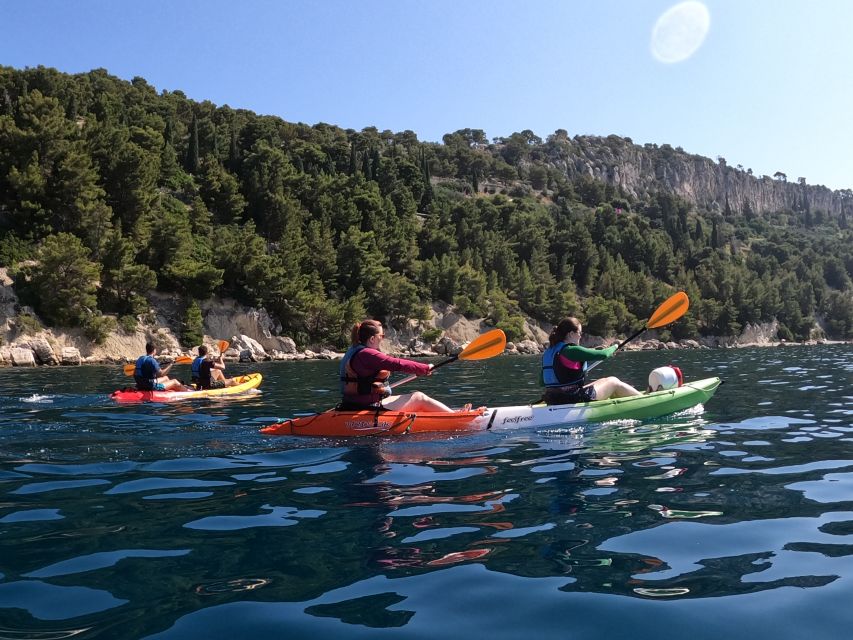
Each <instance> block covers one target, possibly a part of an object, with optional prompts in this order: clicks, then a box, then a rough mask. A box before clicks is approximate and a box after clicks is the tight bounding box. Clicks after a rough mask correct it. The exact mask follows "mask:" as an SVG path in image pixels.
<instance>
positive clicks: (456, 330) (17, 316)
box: [0, 269, 828, 367]
mask: <svg viewBox="0 0 853 640" xmlns="http://www.w3.org/2000/svg"><path fill="white" fill-rule="evenodd" d="M150 303H151V312H150V314H148V318H149V319H148V322H147V323H146V322H145V320H144V319H143V318H140V319H139V323H138V325H137V327H136V329H135V330H134V331H132V332H127V331H124V330H122V329H117V330H116V331H114V332H112V333H111V334H109V335H108V336H107V338H106V340H105V341H104V342H103V343H102V344H94V343H93V342H92V341H91V340H89V339H87V338H86V336H85V335H83V332H82V331H81V330H79V329H58V328H52V329H42V328H41V327H38V322H36V323H35V327H37V328H34V325H33V323H32V320H31V321H30V322H25V321H23V320H22V319H23V318H24V317H27V318H30V319H32V318H34V317H35V314H34V313H33V310H32V309H29V308H27V307H22V306H21V305H20V304H19V302H18V299H17V296H16V295H15V292H14V288H13V286H12V281H11V279H10V278H9V277H8V275H7V274H6V270H5V269H0V367H5V366H13V367H36V366H80V365H89V364H91V365H96V364H97V365H115V364H125V363H128V362H133V361H135V360H136V358H137V357H139V355H141V354H142V353H144V351H145V343H146V342H153V343H154V344H155V345H157V348H158V352H159V354H160V356H161V358H162V359H163V360H164V361H168V360H171V359H174V358H176V357H178V356H181V355H190V356H192V355H195V353H196V351H197V350H196V348H195V347H194V348H193V349H192V350H187V349H185V348H182V347H181V345H180V342H179V340H178V338H177V328H178V327H180V323H181V305H180V302H179V300H178V299H177V298H176V297H175V296H169V295H164V294H158V293H153V294H151V296H150ZM201 311H202V318H203V326H204V333H205V338H204V341H205V343H206V344H209V345H215V344H216V343H217V341H218V340H220V339H226V340H228V341H229V343H230V346H229V348H228V349H227V350H226V352H225V353H224V357H225V360H226V361H228V362H263V361H294V360H312V359H325V360H332V359H336V358H341V357H342V356H343V354H342V353H340V352H338V351H333V350H331V349H329V348H328V346H327V345H309V346H308V348H303V349H299V348H297V345H296V343H295V342H294V340H293V339H291V338H289V337H286V336H282V335H281V330H282V327H281V326H280V325H279V324H278V323H277V322H276V321H275V320H274V319H273V318H271V317H270V316H269V314H268V313H267V312H266V311H265V310H264V309H254V308H247V307H243V306H242V305H239V304H238V303H236V302H235V301H233V300H222V299H213V300H209V301H206V302H205V303H203V304H202V305H201ZM492 328H493V327H492V326H491V325H489V324H488V323H487V322H485V320H484V319H470V318H466V317H465V316H463V315H460V314H457V313H456V312H455V309H454V307H452V306H451V305H448V304H445V303H434V304H433V305H432V308H431V313H430V317H429V318H428V319H427V320H424V321H415V320H410V321H409V322H407V323H406V325H405V326H403V327H402V328H399V329H395V328H393V327H386V329H385V334H386V340H385V342H384V343H383V350H384V351H385V352H386V353H390V354H392V355H397V356H402V357H411V358H436V357H442V356H447V355H454V354H456V353H459V351H461V350H462V348H463V347H464V346H465V345H467V344H468V343H469V342H471V340H473V339H474V338H476V337H477V336H478V335H480V334H481V333H483V332H485V331H488V330H490V329H492ZM777 329H778V327H777V325H776V323H775V322H772V323H766V324H763V325H748V326H747V327H746V328H745V330H744V331H743V332H742V333H741V335H740V336H729V337H706V338H702V339H701V340H681V341H677V342H673V341H669V342H663V341H661V340H659V339H658V338H659V337H660V336H659V334H658V333H657V332H656V331H654V330H650V331H648V332H647V333H646V334H644V335H643V338H644V339H643V340H637V341H635V342H632V343H630V344H628V345H626V347H625V348H626V350H629V351H634V350H661V349H708V348H732V347H757V346H768V347H773V346H776V347H779V346H790V345H792V344H825V343H828V341H812V342H808V343H785V342H784V341H782V342H780V341H777V340H775V336H776V331H777ZM550 330H551V326H550V325H546V324H543V323H537V322H535V321H533V320H530V319H528V320H527V322H526V324H525V326H524V339H522V340H520V341H518V342H514V343H513V342H510V343H508V344H507V348H506V353H509V354H531V355H532V354H538V353H541V352H542V350H543V348H544V345H545V343H547V341H548V332H549V331H550ZM426 332H429V334H432V335H435V334H436V333H437V334H438V335H439V337H438V338H436V339H435V340H434V341H425V340H424V339H423V338H424V335H429V334H427V333H426ZM618 341H619V339H618V338H616V337H613V338H606V339H605V338H599V337H596V336H589V335H585V336H584V341H583V345H584V346H587V347H599V346H609V345H611V344H614V343H616V342H618Z"/></svg>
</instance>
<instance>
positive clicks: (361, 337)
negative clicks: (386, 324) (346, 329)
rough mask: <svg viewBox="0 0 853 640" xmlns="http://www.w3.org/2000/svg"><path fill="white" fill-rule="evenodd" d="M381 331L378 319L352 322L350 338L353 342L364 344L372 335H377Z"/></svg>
mask: <svg viewBox="0 0 853 640" xmlns="http://www.w3.org/2000/svg"><path fill="white" fill-rule="evenodd" d="M380 333H382V323H381V322H379V320H365V321H364V322H359V323H358V324H354V325H353V327H352V331H351V332H350V339H351V340H352V343H353V344H359V343H361V344H364V343H365V342H367V341H368V340H370V339H371V338H372V337H373V336H378V335H379V334H380Z"/></svg>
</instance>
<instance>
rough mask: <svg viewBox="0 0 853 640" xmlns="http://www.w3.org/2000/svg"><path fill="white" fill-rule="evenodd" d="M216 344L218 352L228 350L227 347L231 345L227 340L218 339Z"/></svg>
mask: <svg viewBox="0 0 853 640" xmlns="http://www.w3.org/2000/svg"><path fill="white" fill-rule="evenodd" d="M216 344H217V346H218V347H219V353H225V352H226V351H228V347H230V346H231V343H230V342H228V341H227V340H219V341H218V342H217V343H216Z"/></svg>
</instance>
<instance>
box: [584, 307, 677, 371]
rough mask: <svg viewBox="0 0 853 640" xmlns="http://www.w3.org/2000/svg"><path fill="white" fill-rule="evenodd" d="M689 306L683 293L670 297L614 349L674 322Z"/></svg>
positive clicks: (594, 365) (591, 367) (596, 364)
mask: <svg viewBox="0 0 853 640" xmlns="http://www.w3.org/2000/svg"><path fill="white" fill-rule="evenodd" d="M689 306H690V299H689V298H688V297H687V294H686V293H684V292H683V291H679V292H678V293H675V294H673V295H671V296H670V297H669V298H667V299H666V300H665V301H664V302H663V303H662V304H661V305H660V306H659V307H658V308H657V309H655V312H654V313H653V314H652V317H651V318H649V321H648V322H647V323H646V326H645V327H643V328H642V329H638V330H637V332H636V333H634V334H633V335H631V336H629V337H627V338H625V339H624V340H623V341H622V342H620V343H619V346H618V347H616V351H619V350H621V349H622V347H624V346H625V345H626V344H628V343H629V342H631V340H633V339H634V338H636V337H637V336H639V335H640V334H641V333H643V332H644V331H648V330H649V329H658V328H660V327H664V326H666V325H668V324H671V323H673V322H675V321H676V320H678V319H679V318H680V317H681V316H683V315H684V314H685V313H687V308H688V307H689ZM616 351H614V353H616ZM602 362H604V360H599V361H598V362H593V363H592V364H591V365H590V366H589V368H588V369H587V372H589V371H592V369H594V368H595V367H597V366H598V365H600V364H601V363H602Z"/></svg>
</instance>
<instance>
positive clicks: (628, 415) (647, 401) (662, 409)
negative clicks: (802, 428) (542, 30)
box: [261, 378, 721, 437]
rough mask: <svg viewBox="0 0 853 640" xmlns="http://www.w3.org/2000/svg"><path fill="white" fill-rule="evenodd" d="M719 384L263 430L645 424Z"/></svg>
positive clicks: (353, 432) (293, 422)
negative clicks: (558, 402)
mask: <svg viewBox="0 0 853 640" xmlns="http://www.w3.org/2000/svg"><path fill="white" fill-rule="evenodd" d="M720 384H721V382H720V379H719V378H706V379H704V380H697V381H696V382H690V383H687V384H685V385H684V386H681V387H678V388H676V389H668V390H665V391H656V392H654V393H647V394H643V395H641V396H635V397H631V398H614V399H611V400H597V401H594V402H585V403H580V404H567V405H551V406H547V405H521V406H516V407H492V408H484V409H478V410H476V411H465V412H462V411H458V412H454V413H437V412H422V413H407V412H405V411H378V412H377V411H373V410H362V411H338V410H336V409H331V410H329V411H326V412H323V413H317V414H313V415H310V416H303V417H299V418H293V419H290V420H282V421H280V422H277V423H276V424H273V425H270V426H268V427H264V428H263V429H261V432H262V433H265V434H268V435H303V436H334V437H337V436H377V435H395V436H396V435H405V434H407V433H441V432H453V431H485V430H489V429H508V428H517V427H548V426H556V425H566V424H586V423H593V422H607V421H610V420H647V419H649V418H658V417H661V416H665V415H669V414H671V413H676V412H678V411H683V410H685V409H689V408H691V407H694V406H696V405H700V404H703V403H704V402H707V401H708V400H709V399H710V398H711V397H712V396H713V395H714V392H715V391H716V390H717V387H719V386H720Z"/></svg>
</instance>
